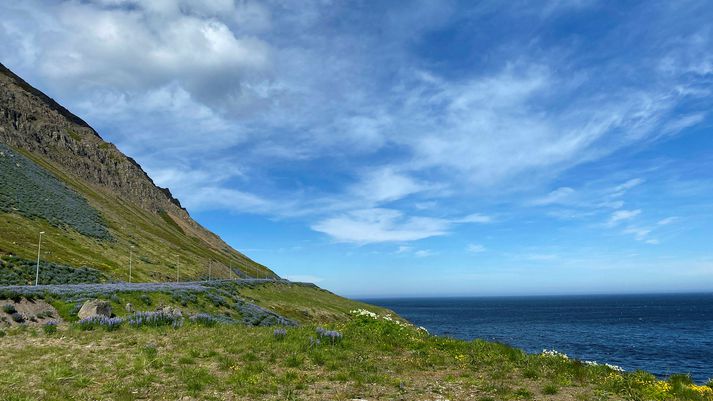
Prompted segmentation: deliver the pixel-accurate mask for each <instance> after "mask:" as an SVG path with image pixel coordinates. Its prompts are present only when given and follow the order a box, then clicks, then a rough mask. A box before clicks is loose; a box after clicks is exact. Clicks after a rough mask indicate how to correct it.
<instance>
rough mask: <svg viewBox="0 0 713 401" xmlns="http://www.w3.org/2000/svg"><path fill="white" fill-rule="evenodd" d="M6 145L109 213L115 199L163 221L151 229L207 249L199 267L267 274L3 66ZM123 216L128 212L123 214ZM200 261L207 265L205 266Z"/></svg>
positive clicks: (1, 128)
mask: <svg viewBox="0 0 713 401" xmlns="http://www.w3.org/2000/svg"><path fill="white" fill-rule="evenodd" d="M0 143H2V144H5V145H7V146H9V147H10V148H12V149H14V150H16V151H19V152H22V153H23V155H24V156H27V157H29V158H31V159H34V161H35V162H37V163H39V164H41V165H43V166H41V167H42V168H45V169H49V171H50V172H51V173H52V172H54V174H55V175H57V173H58V172H59V173H61V175H64V174H67V177H72V178H71V180H69V181H72V182H74V181H75V179H76V182H77V184H75V185H73V187H74V188H73V189H75V190H77V192H79V193H82V192H84V195H85V197H86V196H87V195H88V193H90V194H95V193H96V194H98V195H97V196H96V198H97V199H101V200H102V201H103V205H104V206H106V208H111V207H113V205H108V206H107V202H108V203H115V202H114V201H112V199H113V200H115V201H116V202H118V203H120V204H121V205H124V206H122V207H124V208H125V209H126V208H130V209H140V210H142V211H143V212H140V213H139V211H138V210H135V212H136V213H139V214H140V215H141V216H143V215H144V214H143V213H144V212H146V213H148V214H149V216H155V217H157V218H156V219H154V218H153V217H149V218H150V219H151V220H155V221H154V222H152V223H150V224H149V225H151V226H162V227H163V228H162V229H163V230H164V231H166V230H168V231H170V233H171V236H173V237H175V236H185V237H187V238H186V239H188V240H190V242H189V244H190V245H191V246H192V247H194V248H195V247H197V248H201V247H202V248H205V249H207V250H206V252H207V253H204V252H203V251H201V252H199V253H201V257H200V258H198V257H196V263H206V262H207V263H212V262H211V260H219V261H220V260H222V261H223V262H222V263H223V265H224V267H225V269H229V268H230V265H231V264H232V263H229V259H231V258H238V259H241V260H244V261H245V264H246V265H248V266H249V267H250V266H252V267H254V268H255V269H261V268H262V269H264V267H263V266H260V265H259V264H255V262H253V261H249V259H247V257H245V256H244V255H243V254H241V253H240V252H238V251H236V250H234V249H232V248H231V247H230V246H228V245H227V244H226V243H225V242H224V241H223V240H222V239H220V238H219V237H218V236H217V235H215V234H213V233H212V232H210V231H208V230H206V229H205V228H204V227H202V226H201V225H200V224H198V223H197V222H195V221H194V220H193V219H192V218H191V216H190V215H189V214H188V212H187V211H186V210H185V209H184V208H183V207H182V206H181V204H180V202H179V201H178V200H177V199H176V198H175V197H173V196H172V194H171V192H170V190H168V189H167V188H161V187H158V186H157V185H155V183H154V182H153V180H152V179H151V178H150V177H149V176H148V174H147V173H146V172H145V171H144V170H143V169H142V168H141V166H140V165H139V164H138V163H137V162H136V161H135V160H134V159H132V158H130V157H128V156H126V155H124V154H123V153H122V152H121V151H119V149H117V148H116V146H115V145H113V144H111V143H108V142H105V141H104V140H103V139H102V138H101V136H100V135H99V133H97V132H96V131H95V130H94V129H93V128H92V127H91V126H90V125H89V124H88V123H87V122H85V121H84V120H83V119H81V118H80V117H78V116H76V115H75V114H73V113H71V112H70V111H69V110H67V109H66V108H64V107H63V106H61V105H60V104H59V103H57V102H56V101H54V100H53V99H51V98H50V97H48V96H47V95H45V94H44V93H42V92H41V91H39V90H38V89H36V88H34V87H32V86H31V85H30V84H28V83H27V82H25V81H24V80H23V79H22V78H20V77H19V76H17V75H16V74H14V73H13V72H12V71H10V70H9V69H8V68H6V67H5V66H4V65H2V64H0ZM65 181H68V180H67V179H65ZM65 183H67V182H65ZM0 184H2V183H0ZM70 187H72V185H71V184H70ZM90 197H91V196H90ZM125 204H126V205H125ZM132 205H133V206H132ZM95 206H97V207H99V206H101V205H95ZM100 209H101V207H100ZM121 213H123V212H121V211H120V212H118V213H117V214H121ZM132 213H133V212H132ZM105 214H106V213H105ZM134 214H135V213H134ZM119 217H120V218H118V219H114V221H113V223H114V226H115V228H116V227H118V228H119V229H120V230H121V229H124V228H127V227H131V226H133V225H134V224H133V222H132V221H131V219H132V218H134V217H131V218H129V219H128V221H127V219H123V220H122V218H121V216H119ZM159 228H161V227H159ZM128 235H129V238H127V240H128V241H129V243H130V244H137V243H138V242H140V241H138V239H136V238H133V239H132V235H131V234H128ZM152 235H153V234H152ZM160 235H162V236H163V234H160ZM191 239H192V240H191ZM182 240H183V239H182ZM152 242H156V241H152ZM158 242H159V243H154V244H152V245H155V246H158V245H159V244H163V245H161V246H165V245H170V242H171V241H170V240H168V241H167V240H166V239H165V238H161V239H160V241H158ZM197 248H196V249H197ZM174 252H175V251H174ZM211 254H216V255H213V256H211ZM231 255H232V256H231ZM221 258H222V259H221ZM199 259H200V260H204V261H203V262H200V261H199ZM60 262H65V263H66V262H68V261H66V260H62V261H60ZM166 263H168V262H166ZM237 264H238V265H239V266H242V265H243V264H242V263H237Z"/></svg>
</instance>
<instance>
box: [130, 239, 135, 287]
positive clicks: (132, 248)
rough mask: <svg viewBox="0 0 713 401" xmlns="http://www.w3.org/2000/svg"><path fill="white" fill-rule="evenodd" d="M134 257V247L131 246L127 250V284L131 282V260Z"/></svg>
mask: <svg viewBox="0 0 713 401" xmlns="http://www.w3.org/2000/svg"><path fill="white" fill-rule="evenodd" d="M132 256H134V246H133V245H131V248H129V282H131V258H132Z"/></svg>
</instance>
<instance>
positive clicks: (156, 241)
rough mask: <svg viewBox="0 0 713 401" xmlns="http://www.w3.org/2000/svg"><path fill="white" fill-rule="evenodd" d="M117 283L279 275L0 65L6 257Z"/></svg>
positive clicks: (1, 249)
mask: <svg viewBox="0 0 713 401" xmlns="http://www.w3.org/2000/svg"><path fill="white" fill-rule="evenodd" d="M41 231H43V232H44V233H45V234H44V235H43V236H42V248H41V249H42V251H41V255H40V256H41V259H42V261H44V262H53V263H55V264H59V265H63V266H73V267H80V266H86V267H90V268H94V269H97V270H100V271H101V272H102V273H103V274H105V275H106V276H108V277H109V278H110V279H112V280H117V281H121V280H128V274H129V271H128V266H129V258H130V253H131V254H132V256H131V257H132V279H133V280H135V281H170V280H175V279H176V276H177V274H180V278H181V280H191V279H201V278H203V277H205V276H206V275H207V274H208V270H209V269H210V274H211V275H212V276H213V277H225V278H228V277H237V276H244V277H254V276H259V277H276V275H275V274H274V273H273V272H272V271H270V270H269V269H267V268H266V267H265V266H263V265H261V264H259V263H257V262H255V261H253V260H251V259H250V258H248V257H247V256H245V255H243V254H242V253H240V252H238V251H236V250H235V249H233V248H231V247H230V246H229V245H227V244H226V243H225V242H224V241H223V240H222V239H220V238H219V237H218V236H217V235H215V234H214V233H212V232H210V231H208V230H207V229H205V228H204V227H202V226H201V225H200V224H198V223H197V222H196V221H194V220H193V219H192V218H191V216H190V215H189V214H188V212H187V211H186V209H184V208H183V207H182V206H181V203H180V202H179V201H178V199H176V198H174V197H173V195H171V192H170V191H169V190H168V189H167V188H161V187H158V186H157V185H155V184H154V182H153V181H152V180H151V178H150V177H149V176H148V175H147V174H146V172H145V171H144V170H143V169H142V168H141V166H140V165H139V164H138V163H137V162H136V161H135V160H133V159H132V158H130V157H127V156H126V155H124V154H123V153H121V151H119V149H117V148H116V146H114V145H113V144H111V143H108V142H106V141H104V140H103V139H102V138H101V136H100V135H99V133H97V132H96V131H95V130H94V129H93V128H92V127H91V126H89V124H87V123H86V122H85V121H84V120H82V119H81V118H80V117H78V116H76V115H74V114H72V113H71V112H70V111H69V110H67V109H66V108H64V107H62V106H61V105H60V104H58V103H57V102H55V101H54V100H53V99H51V98H50V97H48V96H47V95H45V94H44V93H42V92H41V91H39V90H37V89H36V88H34V87H32V86H31V85H30V84H28V83H27V82H25V81H24V80H23V79H22V78H20V77H18V76H17V75H15V74H14V73H13V72H12V71H10V70H9V69H8V68H6V67H5V66H4V65H2V64H0V255H15V256H18V257H20V258H24V259H34V258H36V257H37V242H38V235H39V232H41Z"/></svg>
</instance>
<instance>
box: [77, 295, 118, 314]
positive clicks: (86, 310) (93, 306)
mask: <svg viewBox="0 0 713 401" xmlns="http://www.w3.org/2000/svg"><path fill="white" fill-rule="evenodd" d="M99 315H101V316H106V317H111V305H109V302H107V301H102V300H101V299H92V300H89V301H87V302H85V303H84V305H82V309H80V310H79V313H77V316H78V317H79V319H86V318H88V317H93V316H99Z"/></svg>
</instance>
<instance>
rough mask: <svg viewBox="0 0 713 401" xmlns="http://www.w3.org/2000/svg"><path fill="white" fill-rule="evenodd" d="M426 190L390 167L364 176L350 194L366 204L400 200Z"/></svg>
mask: <svg viewBox="0 0 713 401" xmlns="http://www.w3.org/2000/svg"><path fill="white" fill-rule="evenodd" d="M426 189H428V186H427V185H426V184H422V183H419V182H416V181H415V180H414V179H412V178H410V177H408V176H407V175H405V174H399V173H397V172H396V171H394V169H393V168H391V167H385V168H380V169H377V170H374V171H370V172H369V173H367V174H365V175H364V176H363V177H362V178H361V180H360V182H358V183H357V184H356V185H354V186H353V187H352V188H351V190H350V192H352V193H353V194H354V195H356V196H358V197H360V198H362V199H364V200H365V201H368V202H375V203H382V202H390V201H394V200H398V199H402V198H404V197H406V196H409V195H412V194H415V193H418V192H421V191H424V190H426Z"/></svg>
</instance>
